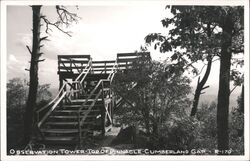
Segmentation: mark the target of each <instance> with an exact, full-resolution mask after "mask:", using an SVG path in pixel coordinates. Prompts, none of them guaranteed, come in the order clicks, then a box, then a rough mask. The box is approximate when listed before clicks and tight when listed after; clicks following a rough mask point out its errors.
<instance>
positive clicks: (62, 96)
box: [36, 59, 91, 127]
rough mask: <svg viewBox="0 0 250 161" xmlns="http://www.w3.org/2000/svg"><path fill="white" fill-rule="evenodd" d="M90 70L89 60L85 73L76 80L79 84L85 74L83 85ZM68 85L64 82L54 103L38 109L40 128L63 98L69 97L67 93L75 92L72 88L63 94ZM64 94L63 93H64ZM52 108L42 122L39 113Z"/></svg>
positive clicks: (51, 102)
mask: <svg viewBox="0 0 250 161" xmlns="http://www.w3.org/2000/svg"><path fill="white" fill-rule="evenodd" d="M87 68H88V70H87V72H85V70H86V69H87ZM90 69H91V59H90V60H89V62H88V64H87V66H86V67H85V68H84V71H82V72H81V74H80V75H79V76H78V77H77V79H76V80H77V81H78V82H79V79H80V78H81V76H82V75H83V74H85V76H84V77H83V78H82V79H81V80H80V83H82V81H83V80H84V79H85V78H86V76H87V74H88V73H89V71H90ZM67 84H69V83H68V82H64V83H63V86H62V87H61V88H60V90H59V92H58V94H57V95H56V97H55V98H54V99H53V100H52V101H50V102H49V103H48V104H46V105H45V106H43V107H42V108H40V109H38V110H37V111H36V113H37V117H38V120H37V122H38V123H37V125H38V127H40V126H41V125H42V124H43V122H44V121H45V120H46V118H47V117H48V116H49V115H50V114H51V112H52V111H53V110H54V109H55V108H56V106H57V105H58V104H59V103H60V102H61V101H62V100H63V98H64V97H65V96H67V93H68V94H69V95H71V91H72V90H73V89H72V88H70V91H69V92H66V91H64V92H63V90H64V88H65V86H66V85H67ZM62 92H63V93H62ZM67 97H69V96H67ZM52 104H53V106H52ZM50 106H52V107H51V108H50V109H49V111H48V112H47V113H46V114H45V115H44V116H43V118H42V119H41V120H40V118H39V113H40V112H41V111H43V110H45V109H47V108H48V107H50Z"/></svg>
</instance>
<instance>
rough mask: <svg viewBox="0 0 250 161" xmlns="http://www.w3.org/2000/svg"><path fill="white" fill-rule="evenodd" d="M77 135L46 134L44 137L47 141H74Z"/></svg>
mask: <svg viewBox="0 0 250 161" xmlns="http://www.w3.org/2000/svg"><path fill="white" fill-rule="evenodd" d="M76 139H77V138H76V137H73V136H46V137H44V140H45V141H60V142H61V141H74V140H76Z"/></svg>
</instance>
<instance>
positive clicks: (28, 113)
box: [24, 6, 41, 145]
mask: <svg viewBox="0 0 250 161" xmlns="http://www.w3.org/2000/svg"><path fill="white" fill-rule="evenodd" d="M40 10H41V6H32V11H33V42H32V52H31V61H30V71H29V73H30V81H29V94H28V100H27V104H26V108H25V114H24V145H26V144H27V143H28V142H29V141H30V139H31V137H32V133H33V125H34V108H35V107H36V97H37V88H38V59H39V54H40Z"/></svg>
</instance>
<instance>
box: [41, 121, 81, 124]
mask: <svg viewBox="0 0 250 161" xmlns="http://www.w3.org/2000/svg"><path fill="white" fill-rule="evenodd" d="M45 125H78V121H60V122H56V121H53V122H51V121H49V122H46V123H45Z"/></svg>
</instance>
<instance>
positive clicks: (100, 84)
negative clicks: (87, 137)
mask: <svg viewBox="0 0 250 161" xmlns="http://www.w3.org/2000/svg"><path fill="white" fill-rule="evenodd" d="M116 70H117V61H115V63H114V65H113V67H112V70H111V72H110V73H109V75H108V78H107V79H100V80H99V82H98V83H97V85H96V86H95V88H94V89H93V90H92V91H91V93H90V94H89V96H88V97H87V98H86V100H85V102H84V103H83V104H82V105H81V108H80V109H79V110H78V115H77V116H78V129H79V144H81V142H82V125H83V123H84V121H85V119H86V118H87V116H88V114H89V113H90V112H91V110H92V108H93V107H94V105H95V103H96V101H97V100H98V98H99V97H100V96H101V94H102V95H103V94H104V92H103V91H104V88H105V87H104V82H108V83H109V85H110V84H111V82H112V80H113V78H114V75H115V73H116ZM100 88H101V90H99V92H98V93H97V94H96V96H95V97H94V100H93V102H92V103H91V104H90V105H87V103H88V101H89V100H90V99H91V98H92V97H93V95H94V94H95V93H96V91H97V90H98V89H100ZM109 88H110V87H109ZM103 98H104V96H103ZM103 101H104V100H103ZM85 107H87V110H86V111H85V112H84V116H83V117H81V114H82V112H83V109H84V108H85Z"/></svg>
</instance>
